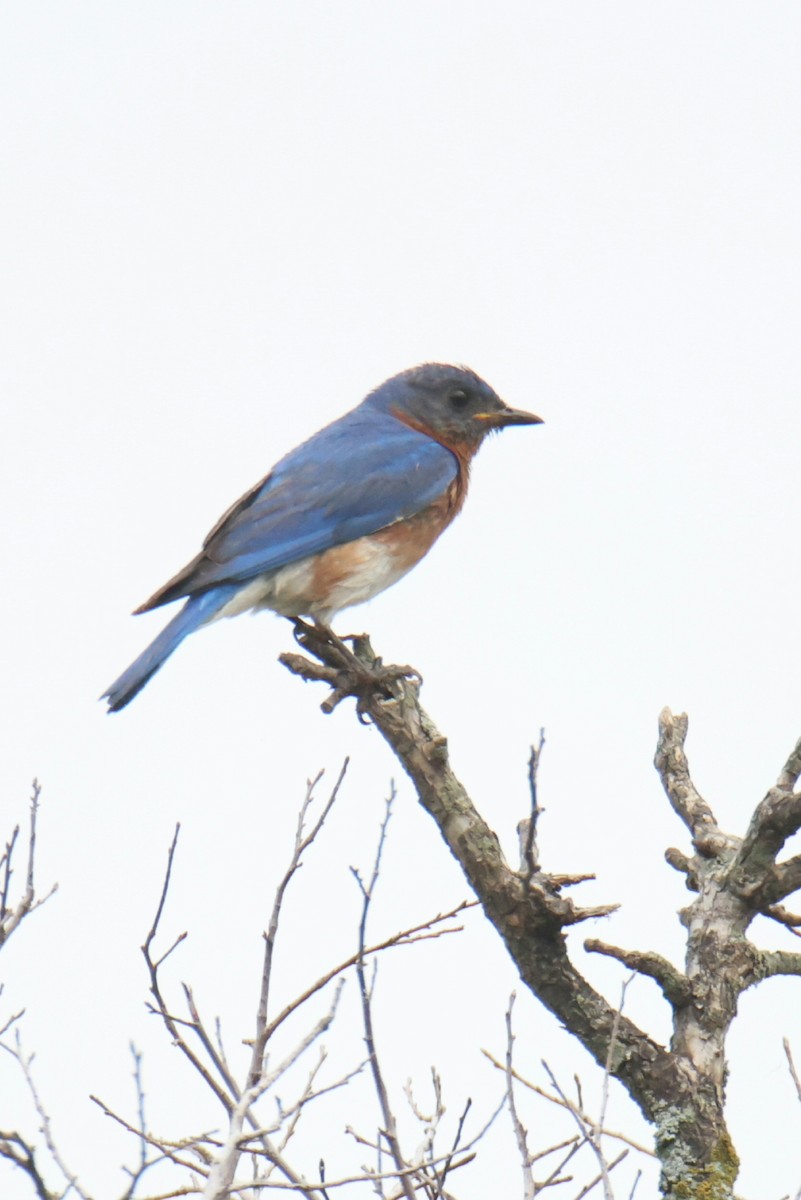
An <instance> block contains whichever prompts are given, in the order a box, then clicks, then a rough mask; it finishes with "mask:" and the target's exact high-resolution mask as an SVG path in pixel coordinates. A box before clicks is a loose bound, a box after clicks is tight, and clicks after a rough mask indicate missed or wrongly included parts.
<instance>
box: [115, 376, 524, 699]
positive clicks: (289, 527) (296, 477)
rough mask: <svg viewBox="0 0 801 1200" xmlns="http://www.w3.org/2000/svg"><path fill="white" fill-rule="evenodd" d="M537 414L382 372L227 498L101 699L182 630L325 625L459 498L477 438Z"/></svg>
mask: <svg viewBox="0 0 801 1200" xmlns="http://www.w3.org/2000/svg"><path fill="white" fill-rule="evenodd" d="M541 423H542V418H541V417H538V416H535V415H534V414H533V413H530V412H524V411H522V410H521V409H516V408H510V407H509V406H508V405H507V404H505V403H504V402H503V400H501V399H500V397H499V396H498V395H497V394H496V392H494V391H493V389H492V388H491V387H490V386H489V384H487V383H485V382H484V380H483V379H481V378H480V377H479V376H478V375H477V374H476V373H475V372H474V371H472V370H470V369H469V368H467V367H457V366H450V365H448V364H445V363H424V364H422V365H421V366H417V367H411V368H410V369H408V370H406V371H402V372H401V373H400V374H398V375H394V376H392V378H390V379H387V380H386V381H385V382H384V383H382V384H381V385H380V386H379V387H377V388H375V390H374V391H372V392H370V393H369V395H368V396H367V397H366V398H365V399H364V400H363V401H362V402H361V403H360V404H359V405H357V406H356V408H354V409H352V410H351V411H350V412H347V413H345V415H344V416H342V417H339V418H338V419H337V420H335V421H333V422H332V423H331V424H329V425H326V426H325V428H323V429H321V430H320V431H319V432H318V433H315V434H314V435H313V436H312V437H310V438H309V439H308V440H307V441H305V442H303V443H302V444H301V445H300V446H298V447H297V448H296V449H294V450H292V451H290V453H289V454H287V455H286V456H285V457H284V458H282V459H281V460H280V462H278V463H277V464H276V466H274V467H273V469H272V470H271V471H270V473H269V474H268V475H266V476H265V477H264V478H263V479H262V480H260V481H259V483H257V484H256V485H255V486H254V487H252V488H251V489H250V490H249V491H247V492H245V494H244V495H243V496H242V497H241V498H240V499H239V500H237V501H236V503H235V504H233V505H232V506H231V507H230V508H229V509H228V510H227V511H226V512H225V513H224V514H223V516H222V517H221V518H220V520H219V521H218V522H217V524H216V525H215V526H214V528H213V529H212V530H211V532H210V533H209V534H208V536H207V537H206V539H205V541H204V543H203V548H202V550H201V551H200V553H199V554H198V555H196V557H195V558H193V559H192V561H191V562H190V563H188V564H187V565H186V566H185V567H184V568H183V570H181V571H179V572H178V574H177V575H175V576H173V578H172V579H170V580H169V581H168V582H167V583H165V584H164V586H163V587H161V588H159V590H158V591H157V592H155V593H154V594H153V595H152V596H151V597H150V599H149V600H146V601H145V602H144V604H142V605H140V606H139V608H137V609H135V613H143V612H149V611H150V610H151V609H154V608H159V607H160V606H161V605H163V604H169V603H171V602H172V601H174V600H180V599H182V598H183V599H184V600H185V602H184V605H183V607H182V608H181V609H180V610H179V611H178V612H177V613H176V614H175V616H174V617H173V618H172V620H171V621H170V622H169V624H167V625H166V626H165V628H164V629H162V631H161V633H159V634H158V636H157V637H156V638H155V639H154V641H153V642H151V644H150V645H149V646H148V647H147V648H146V649H145V650H144V651H143V652H142V654H140V655H139V657H138V658H137V659H136V660H135V661H134V662H133V663H132V664H131V665H130V666H129V667H128V668H127V669H126V670H125V671H123V673H122V674H121V675H120V676H119V678H118V679H116V680H115V681H114V683H112V684H111V686H110V687H109V688H108V690H107V691H106V692H105V693H104V694H103V696H102V697H101V699H103V700H107V701H108V711H109V712H119V710H120V709H122V708H125V706H126V705H127V704H129V703H130V701H131V700H132V699H133V698H134V696H136V695H137V693H138V692H140V691H141V689H142V688H143V687H144V686H145V684H146V683H148V681H149V680H150V679H151V678H152V677H153V675H155V673H156V672H157V671H158V670H159V668H160V667H161V666H162V664H163V663H164V662H165V660H166V659H167V658H169V656H170V655H171V654H172V653H173V651H174V650H175V649H177V647H178V646H179V645H180V643H181V642H182V641H183V640H184V638H186V637H187V636H188V635H189V634H191V633H194V632H195V630H196V629H199V628H201V627H202V626H204V625H208V624H210V623H211V622H212V621H217V620H219V619H221V618H222V617H233V616H237V615H238V614H239V613H242V612H246V611H248V610H252V611H254V612H255V611H259V610H262V609H271V610H272V611H273V612H276V613H279V614H280V615H282V616H285V617H289V618H291V619H297V618H301V617H309V618H311V619H312V621H314V622H315V624H317V625H319V626H320V627H322V628H324V629H326V630H329V631H330V623H331V621H332V620H333V618H334V617H335V616H336V614H337V613H338V612H340V611H341V610H342V609H344V608H347V607H349V606H350V605H353V604H361V603H362V602H363V601H365V600H369V599H371V598H372V597H373V596H376V595H377V594H378V593H379V592H381V591H383V590H384V589H385V588H388V587H390V586H391V585H392V584H394V583H396V582H397V581H398V580H399V579H400V578H401V577H402V576H403V575H405V574H406V572H407V571H409V570H411V568H412V567H414V566H415V565H416V564H417V563H418V562H419V561H420V560H421V559H422V558H423V556H424V555H425V554H427V553H428V551H429V550H430V548H431V546H432V545H433V544H434V542H435V541H436V540H437V538H438V537H439V536H440V534H441V533H442V532H443V530H444V529H446V528H447V526H448V525H450V523H451V521H453V519H454V517H455V516H456V515H457V514H458V513H459V511H460V509H461V508H462V505H463V504H464V501H465V496H466V494H467V488H468V483H469V477H470V464H471V461H472V459H473V457H474V456H475V454H476V452H477V451H478V449H479V447H480V445H481V443H482V442H483V441H484V440H485V438H486V437H487V436H488V435H489V434H491V433H495V432H497V431H499V430H502V429H505V428H506V427H507V426H511V425H539V424H541Z"/></svg>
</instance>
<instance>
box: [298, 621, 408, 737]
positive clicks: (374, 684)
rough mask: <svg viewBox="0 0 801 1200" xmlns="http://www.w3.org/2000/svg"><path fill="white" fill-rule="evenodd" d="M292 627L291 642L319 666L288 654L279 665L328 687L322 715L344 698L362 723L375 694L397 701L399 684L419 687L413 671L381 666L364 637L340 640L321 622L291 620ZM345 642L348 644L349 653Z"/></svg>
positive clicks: (361, 635)
mask: <svg viewBox="0 0 801 1200" xmlns="http://www.w3.org/2000/svg"><path fill="white" fill-rule="evenodd" d="M293 625H294V636H295V641H296V642H297V643H298V645H299V646H302V648H303V649H304V650H306V651H308V652H309V653H310V654H313V655H314V656H315V658H317V659H318V660H319V662H320V663H321V664H322V666H321V667H317V666H316V665H315V664H311V663H309V662H308V660H306V659H299V658H298V656H297V655H290V654H282V655H281V662H283V664H284V665H285V666H287V667H289V669H290V670H291V671H294V672H295V674H299V675H302V676H303V678H305V679H316V680H320V681H321V682H326V683H328V684H330V686H331V689H332V691H331V695H330V696H329V697H328V698H327V699H326V700H324V701H323V703H322V705H321V707H322V709H323V712H326V713H331V712H333V711H334V709H335V708H336V706H337V705H338V704H339V703H340V701H341V700H344V699H345V697H346V696H354V697H355V698H356V709H357V712H358V715H359V719H360V720H362V721H364V720H365V719H366V718H367V716H368V709H369V701H370V700H372V699H374V698H375V696H376V693H379V694H382V695H383V696H384V697H386V698H390V699H392V698H395V699H397V698H398V696H399V694H400V692H399V687H398V685H399V683H401V682H403V681H411V682H413V683H415V684H417V685H418V686H419V685H420V684H421V683H422V682H423V680H422V676H421V675H420V673H419V671H416V670H415V669H414V667H410V666H400V665H398V664H395V663H392V664H385V663H384V662H383V661H382V659H381V658H380V657H379V656H378V655H377V654H374V653H373V648H372V646H371V645H370V639H369V637H368V636H367V634H365V633H359V634H349V635H348V636H347V637H346V638H340V637H338V636H337V634H335V633H334V631H333V629H331V627H330V626H329V625H326V624H325V623H324V622H322V621H317V620H316V621H314V623H313V624H311V625H310V624H308V623H307V622H306V621H302V620H301V619H300V618H299V617H296V618H294V619H293ZM347 642H350V643H351V645H352V647H353V648H352V649H351V647H350V646H348V645H347V644H346V643H347ZM310 667H311V670H309V668H310Z"/></svg>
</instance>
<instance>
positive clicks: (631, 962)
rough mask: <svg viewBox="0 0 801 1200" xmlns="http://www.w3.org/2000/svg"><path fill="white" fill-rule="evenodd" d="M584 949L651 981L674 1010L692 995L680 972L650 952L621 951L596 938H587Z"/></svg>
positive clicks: (659, 955)
mask: <svg viewBox="0 0 801 1200" xmlns="http://www.w3.org/2000/svg"><path fill="white" fill-rule="evenodd" d="M584 949H585V950H588V951H589V952H590V953H593V954H605V955H607V957H608V958H615V959H617V961H618V962H621V963H623V965H624V966H626V967H629V969H630V970H632V971H637V972H638V974H640V975H645V976H647V977H648V978H649V979H653V980H654V982H655V983H657V984H658V985H659V987H660V988H661V989H662V993H663V995H664V996H665V999H666V1000H668V1001H669V1002H670V1004H672V1005H673V1007H674V1008H675V1007H678V1005H680V1004H686V1003H687V1002H688V1000H689V999H690V997H691V995H692V992H691V989H690V985H689V983H688V981H687V979H686V977H685V976H684V975H683V974H682V973H681V971H679V970H678V968H677V967H674V966H673V964H672V963H671V962H668V960H667V959H666V958H663V957H662V955H661V954H656V953H654V952H653V951H652V950H621V949H620V947H618V946H610V945H609V944H608V943H607V942H601V941H599V940H598V938H587V940H586V941H585V943H584Z"/></svg>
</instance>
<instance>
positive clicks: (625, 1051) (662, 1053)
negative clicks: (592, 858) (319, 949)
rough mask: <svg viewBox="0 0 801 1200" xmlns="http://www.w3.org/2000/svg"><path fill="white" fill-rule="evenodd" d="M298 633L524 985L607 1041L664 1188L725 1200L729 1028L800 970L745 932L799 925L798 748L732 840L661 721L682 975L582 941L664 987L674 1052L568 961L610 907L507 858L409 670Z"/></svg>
mask: <svg viewBox="0 0 801 1200" xmlns="http://www.w3.org/2000/svg"><path fill="white" fill-rule="evenodd" d="M296 636H297V638H298V641H299V643H300V644H301V646H302V647H303V648H304V649H305V650H307V651H309V652H310V653H311V654H313V655H314V657H315V659H316V660H317V661H312V660H310V659H307V658H305V657H302V656H301V655H298V654H285V655H282V662H283V663H284V665H285V666H287V667H288V668H289V670H291V671H293V672H294V673H295V674H297V675H299V676H301V677H302V678H304V679H307V680H313V681H319V682H323V683H326V684H328V685H329V686H330V687H331V688H332V693H331V695H330V696H329V698H328V700H327V701H326V702H325V703H324V705H323V708H324V710H326V711H330V710H331V709H332V708H333V707H334V706H335V705H336V704H337V703H339V701H340V700H341V699H342V698H343V697H344V696H348V695H353V696H355V697H356V698H357V702H358V711H359V714H360V716H361V718H362V719H369V720H370V721H371V722H372V723H373V724H374V725H375V726H376V728H377V729H378V730H379V731H380V732H381V734H382V735H383V736H384V738H385V739H386V741H387V742H388V743H389V745H390V746H391V748H392V750H393V751H394V753H395V754H396V756H397V758H398V760H399V761H400V763H401V764H402V766H403V768H404V770H405V771H406V772H407V774H408V775H409V777H410V779H411V780H412V783H413V784H414V786H415V789H416V791H417V794H418V797H419V799H420V802H421V804H422V805H423V807H424V808H425V809H426V811H427V812H428V813H430V815H431V816H432V817H433V819H434V820H435V821H436V823H437V825H438V827H439V830H440V833H441V835H442V837H443V838H444V840H445V842H446V843H447V845H448V847H449V848H450V850H451V852H452V853H453V855H454V856H455V857H456V859H457V860H458V862H459V863H460V865H461V867H462V869H463V871H464V873H465V875H466V877H467V879H468V881H469V883H470V886H471V887H472V889H473V891H474V892H475V894H476V896H477V897H478V899H479V901H480V902H481V904H482V906H483V908H484V911H485V913H486V915H487V917H488V918H489V920H490V921H491V922H492V923H493V925H494V926H495V928H496V929H497V931H498V933H499V934H500V936H501V937H502V938H503V941H504V943H505V945H506V947H507V949H508V950H509V953H510V954H511V956H512V958H513V959H514V962H515V964H516V966H517V968H518V970H519V972H520V975H521V978H522V979H523V980H524V982H525V983H526V984H527V986H528V987H529V988H530V989H531V991H532V992H533V993H534V994H535V995H536V996H537V997H538V998H539V999H540V1000H541V1001H542V1003H543V1004H544V1005H546V1007H547V1008H549V1009H550V1010H551V1011H552V1012H553V1013H554V1014H555V1015H556V1016H557V1017H558V1018H559V1020H560V1021H561V1022H562V1023H563V1024H564V1025H565V1027H566V1028H567V1029H568V1030H569V1031H570V1032H571V1033H572V1034H573V1035H574V1036H575V1037H576V1038H578V1039H579V1041H580V1042H581V1043H582V1045H583V1046H584V1047H585V1048H586V1049H587V1050H588V1051H589V1052H590V1054H592V1056H593V1057H594V1058H595V1060H596V1062H597V1063H598V1064H599V1065H600V1066H601V1067H605V1066H606V1064H607V1061H608V1060H610V1043H612V1053H611V1062H610V1065H611V1073H612V1074H613V1075H614V1076H615V1077H616V1078H617V1079H619V1080H620V1082H621V1083H622V1084H623V1085H624V1086H625V1087H626V1089H627V1090H628V1092H629V1093H630V1095H631V1096H632V1098H633V1099H634V1100H635V1102H636V1103H637V1104H638V1106H639V1108H640V1109H641V1111H642V1113H643V1114H644V1116H645V1117H646V1118H647V1119H648V1120H649V1121H650V1122H651V1123H652V1124H653V1126H654V1137H655V1145H656V1150H657V1154H658V1156H659V1159H660V1162H661V1166H662V1176H661V1190H662V1194H663V1196H665V1197H666V1198H667V1200H692V1198H696V1200H732V1197H733V1195H734V1193H733V1190H732V1189H733V1186H734V1181H735V1179H736V1177H737V1172H738V1167H739V1163H738V1158H737V1154H736V1151H735V1149H734V1146H733V1145H732V1142H731V1139H730V1137H729V1133H728V1130H727V1128H726V1123H725V1119H724V1112H723V1104H724V1091H725V1074H726V1061H725V1041H726V1035H727V1033H728V1030H729V1027H730V1025H731V1023H732V1021H733V1019H734V1016H735V1014H736V1011H737V1001H738V998H739V996H740V994H741V992H743V991H744V990H745V989H746V988H748V987H750V986H751V985H753V984H755V983H758V982H759V981H760V980H762V979H765V978H767V977H768V976H770V975H776V974H787V975H797V974H801V955H799V954H791V953H781V952H773V953H767V952H764V951H761V950H759V949H758V948H757V947H756V946H755V945H754V944H753V943H752V942H751V941H749V940H748V938H747V937H746V931H747V930H748V927H749V925H750V923H751V921H752V920H753V919H754V917H755V916H756V915H757V914H759V913H763V914H765V915H768V916H771V917H773V918H774V919H776V920H779V921H781V922H783V923H785V924H801V918H796V917H793V916H792V915H791V914H788V913H786V912H785V910H784V909H783V908H781V907H780V906H779V904H778V901H779V900H781V899H784V897H786V896H787V895H789V894H790V893H791V892H793V891H795V890H796V889H797V888H798V887H799V886H801V855H799V856H797V857H795V858H791V859H789V860H787V861H786V862H784V863H779V864H777V862H776V856H777V854H778V853H779V852H780V851H781V849H782V847H783V845H784V843H785V841H786V839H787V838H788V837H789V836H790V835H791V834H793V833H795V832H796V831H797V830H798V829H799V827H800V826H801V793H799V792H797V791H796V790H795V788H796V784H797V782H798V778H799V774H801V741H799V743H798V744H797V745H796V747H795V748H794V750H793V752H792V753H791V755H790V757H789V758H788V760H787V762H786V764H785V765H784V767H783V769H782V771H781V773H780V775H779V778H778V780H777V783H776V786H775V787H773V788H771V789H770V790H769V791H768V793H767V795H766V796H765V798H764V799H763V800H762V802H761V803H760V804H759V805H758V806H757V808H756V810H755V812H754V815H753V817H752V820H751V823H750V825H749V828H748V830H747V832H746V834H745V836H744V837H742V838H739V837H734V836H732V835H730V834H727V833H724V832H723V831H722V830H721V829H720V828H719V826H718V824H717V821H716V819H715V816H714V813H713V811H712V809H711V807H710V806H709V805H708V804H707V802H706V801H705V800H704V799H703V798H702V797H701V796H700V794H699V793H698V791H697V789H696V788H695V786H694V784H693V782H692V779H691V777H690V772H689V767H688V764H687V759H686V757H685V754H684V741H685V738H686V734H687V718H686V716H674V715H673V714H672V713H670V712H669V711H668V710H667V709H665V710H664V711H663V713H662V714H661V717H660V723H659V742H658V747H657V753H656V760H655V763H656V767H657V770H658V771H659V774H660V777H661V780H662V784H663V786H664V789H665V792H666V795H667V797H668V799H669V801H670V803H671V805H672V807H673V808H674V810H675V811H676V813H677V814H678V816H679V817H680V818H681V820H682V821H683V822H684V824H685V825H686V827H687V830H688V831H689V834H690V837H691V844H692V852H691V854H689V855H687V854H684V853H682V852H681V851H678V850H669V851H668V852H667V854H666V858H667V861H668V862H669V863H670V865H671V866H673V867H674V868H675V869H677V870H679V871H681V872H682V873H683V874H684V875H685V878H686V883H687V887H688V888H689V889H690V890H691V891H692V892H694V893H695V894H696V898H695V899H694V900H693V901H692V903H691V904H690V905H689V906H688V907H687V908H686V909H684V910H683V911H682V912H681V914H680V919H681V921H682V923H683V924H684V925H685V927H686V930H687V950H686V958H685V966H684V971H683V972H682V971H680V970H679V969H678V968H677V967H675V966H673V965H672V964H671V963H669V962H668V961H667V960H665V959H664V958H662V957H661V956H660V955H659V954H657V953H654V952H652V951H648V952H641V951H626V950H622V949H620V948H618V947H615V946H610V945H608V944H606V943H604V942H601V941H599V940H597V939H589V940H588V941H587V942H586V943H585V945H586V948H587V949H588V950H591V951H595V952H597V953H601V954H605V955H608V956H611V957H613V958H616V959H618V960H619V961H621V962H622V963H624V964H625V965H626V966H628V967H629V968H631V969H633V970H635V971H638V972H640V973H642V974H644V975H647V976H649V977H650V978H652V979H654V980H656V982H657V983H658V984H659V986H660V987H661V989H662V993H663V995H664V996H665V999H666V1001H667V1003H668V1004H669V1005H670V1007H671V1010H672V1017H673V1036H672V1038H671V1042H670V1045H669V1046H662V1045H660V1044H659V1043H658V1042H656V1041H654V1040H653V1039H652V1038H651V1037H649V1035H648V1034H647V1033H646V1032H644V1031H643V1030H641V1029H639V1028H638V1027H637V1025H635V1024H634V1022H632V1021H630V1020H629V1019H628V1018H626V1017H624V1016H618V1019H617V1022H616V1020H615V1018H616V1006H615V1005H612V1004H610V1002H609V1001H607V1000H606V999H605V998H604V997H603V996H601V995H600V994H599V993H598V992H597V991H596V990H595V989H594V988H593V987H591V985H590V984H589V983H588V982H587V980H586V979H585V978H584V977H583V976H582V975H581V973H580V972H579V971H578V970H577V969H576V968H575V966H574V965H573V963H572V962H571V959H570V956H569V954H568V947H567V940H566V936H565V930H566V929H568V928H569V927H570V926H571V925H575V924H577V923H578V922H580V921H583V920H586V919H587V918H589V917H593V916H599V915H602V914H604V913H606V912H609V911H611V910H612V909H613V908H614V905H610V906H605V907H604V908H601V909H598V908H595V909H580V908H578V907H576V906H575V905H574V904H573V902H572V901H571V900H570V899H569V898H567V897H566V896H565V895H563V894H562V890H561V888H562V885H563V884H564V882H566V881H569V877H564V876H558V875H553V874H547V873H546V872H544V871H543V870H541V869H540V868H539V866H538V865H536V864H535V861H534V859H533V857H532V858H531V860H530V866H529V867H528V868H527V869H526V868H525V867H524V869H523V870H521V871H517V870H513V869H512V868H510V867H509V866H508V864H507V863H506V861H505V859H504V857H503V855H502V853H501V850H500V845H499V842H498V838H497V837H496V835H495V833H494V832H493V831H492V830H491V829H490V828H489V826H488V825H487V824H486V822H485V821H484V820H483V818H482V817H481V815H480V813H479V812H478V811H477V809H476V807H475V805H474V804H473V802H472V800H471V798H470V797H469V796H468V794H467V792H466V791H465V788H464V787H463V785H462V784H461V783H460V782H459V780H458V779H457V777H456V775H455V774H454V773H453V771H452V769H451V766H450V762H449V758H448V746H447V740H446V738H445V737H444V736H443V735H442V734H441V733H439V731H438V730H437V729H436V727H435V725H434V724H433V722H432V721H431V719H430V717H429V716H428V715H427V713H426V712H425V711H424V709H423V708H422V707H421V705H420V701H419V679H417V678H414V672H411V671H410V670H409V669H408V668H385V667H384V666H383V665H382V663H381V660H380V659H378V658H376V656H375V655H374V653H373V651H372V648H371V646H370V643H369V641H368V639H367V638H366V637H364V638H358V639H355V642H354V654H350V652H349V651H348V650H347V648H346V647H344V646H343V645H342V643H341V642H339V641H338V640H337V639H336V638H333V637H332V636H329V634H328V632H327V631H325V630H322V629H319V628H316V629H313V628H311V627H306V626H303V625H302V624H300V623H299V624H298V628H297V630H296ZM615 1024H616V1026H617V1027H616V1030H615V1035H614V1038H613V1026H615Z"/></svg>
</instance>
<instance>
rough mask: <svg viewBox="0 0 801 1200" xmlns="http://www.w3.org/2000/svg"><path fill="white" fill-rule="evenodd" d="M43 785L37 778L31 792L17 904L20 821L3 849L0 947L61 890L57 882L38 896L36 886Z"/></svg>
mask: <svg viewBox="0 0 801 1200" xmlns="http://www.w3.org/2000/svg"><path fill="white" fill-rule="evenodd" d="M41 794H42V789H41V786H40V784H39V781H38V779H34V781H33V792H32V794H31V803H30V817H29V825H28V856H27V864H26V870H25V887H24V889H23V892H22V895H21V896H20V898H19V900H18V901H17V902H16V904H12V903H10V895H11V882H12V878H13V875H14V865H13V861H14V851H15V850H16V847H17V840H18V838H19V825H17V826H15V828H14V830H13V832H12V834H11V837H10V839H9V840H8V841H7V842H6V845H5V849H4V850H3V853H2V854H0V947H2V946H3V945H5V943H6V942H7V941H8V939H9V938H10V937H11V935H12V933H14V931H15V930H16V929H19V926H20V924H21V923H22V921H24V919H25V917H27V916H28V914H29V913H32V912H33V911H34V909H36V908H40V907H41V906H42V905H43V904H44V903H45V902H46V901H47V900H49V899H50V897H51V896H52V895H53V894H54V893H55V892H57V891H58V884H57V883H54V884H53V885H52V887H51V888H50V890H49V891H48V892H47V894H46V895H44V896H42V897H41V899H37V898H36V893H35V889H34V878H33V877H34V865H35V861H36V819H37V816H38V814H39V798H40V796H41Z"/></svg>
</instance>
